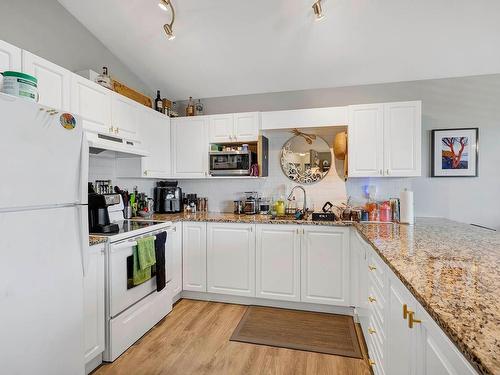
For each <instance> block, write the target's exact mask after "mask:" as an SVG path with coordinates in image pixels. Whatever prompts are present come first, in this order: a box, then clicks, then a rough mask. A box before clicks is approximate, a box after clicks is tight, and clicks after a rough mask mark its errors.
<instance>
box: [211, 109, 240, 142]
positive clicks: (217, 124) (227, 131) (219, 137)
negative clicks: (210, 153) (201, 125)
mask: <svg viewBox="0 0 500 375" xmlns="http://www.w3.org/2000/svg"><path fill="white" fill-rule="evenodd" d="M233 122H234V118H233V115H232V114H227V115H212V116H210V131H209V133H210V143H218V142H234V130H233V128H234V126H233Z"/></svg>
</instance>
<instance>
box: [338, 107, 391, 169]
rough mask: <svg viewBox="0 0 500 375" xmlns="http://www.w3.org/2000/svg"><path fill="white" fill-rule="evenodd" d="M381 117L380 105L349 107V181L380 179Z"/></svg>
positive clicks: (382, 165)
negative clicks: (354, 179) (363, 178)
mask: <svg viewBox="0 0 500 375" xmlns="http://www.w3.org/2000/svg"><path fill="white" fill-rule="evenodd" d="M383 116H384V108H383V105H382V104H366V105H364V104H363V105H352V106H349V126H348V128H347V129H348V138H347V139H348V143H349V145H348V151H349V159H348V160H349V177H371V176H377V177H378V176H382V175H383V169H384V148H383V147H384V123H383Z"/></svg>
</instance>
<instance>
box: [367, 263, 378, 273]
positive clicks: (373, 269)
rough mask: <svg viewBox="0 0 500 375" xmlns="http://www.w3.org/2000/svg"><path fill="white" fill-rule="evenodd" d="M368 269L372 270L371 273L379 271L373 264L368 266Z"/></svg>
mask: <svg viewBox="0 0 500 375" xmlns="http://www.w3.org/2000/svg"><path fill="white" fill-rule="evenodd" d="M368 268H369V269H370V271H375V270H376V269H377V267H375V266H372V265H371V264H370V265H369V266H368Z"/></svg>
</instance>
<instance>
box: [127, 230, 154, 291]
mask: <svg viewBox="0 0 500 375" xmlns="http://www.w3.org/2000/svg"><path fill="white" fill-rule="evenodd" d="M133 262H134V265H133V275H132V276H133V283H134V285H139V284H142V283H143V282H145V281H148V280H149V279H151V267H152V266H154V265H155V263H156V258H155V239H154V237H152V236H150V237H145V238H139V239H138V240H137V246H134V249H133Z"/></svg>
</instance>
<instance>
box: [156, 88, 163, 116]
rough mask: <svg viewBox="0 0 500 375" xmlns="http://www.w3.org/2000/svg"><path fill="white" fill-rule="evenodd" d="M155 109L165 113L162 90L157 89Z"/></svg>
mask: <svg viewBox="0 0 500 375" xmlns="http://www.w3.org/2000/svg"><path fill="white" fill-rule="evenodd" d="M155 111H158V112H161V113H163V100H162V98H161V95H160V90H158V91H156V99H155Z"/></svg>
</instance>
